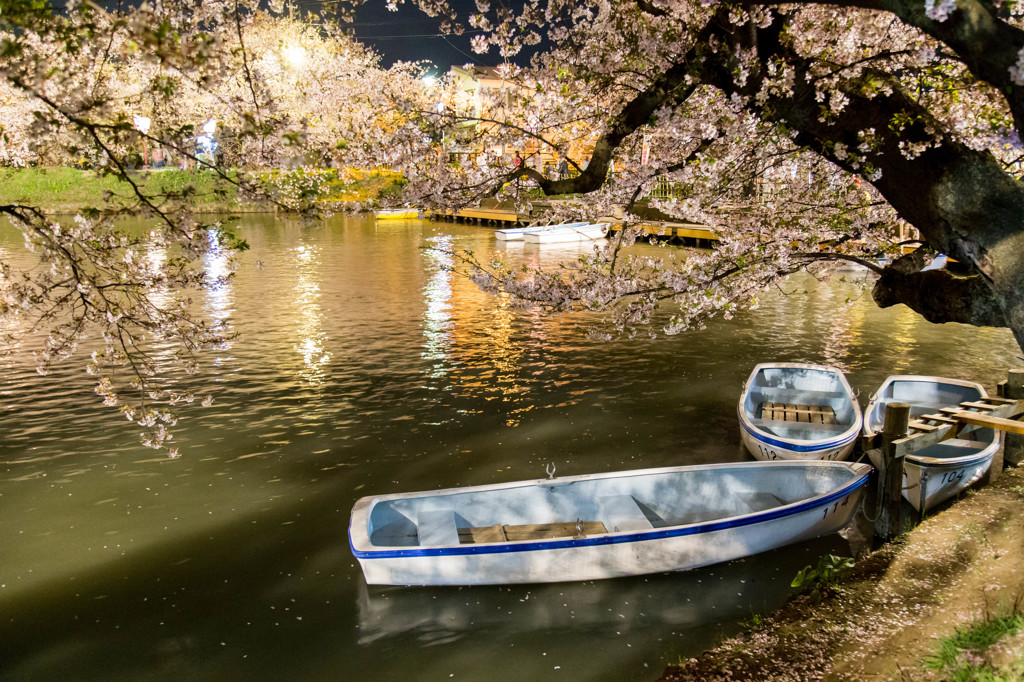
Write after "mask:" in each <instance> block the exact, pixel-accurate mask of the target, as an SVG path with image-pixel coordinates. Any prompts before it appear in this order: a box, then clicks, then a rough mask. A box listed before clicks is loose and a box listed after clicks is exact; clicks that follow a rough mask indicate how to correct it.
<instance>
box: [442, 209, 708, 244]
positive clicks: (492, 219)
mask: <svg viewBox="0 0 1024 682" xmlns="http://www.w3.org/2000/svg"><path fill="white" fill-rule="evenodd" d="M428 217H430V218H431V219H434V220H450V221H456V222H464V223H474V224H477V225H501V226H503V227H514V226H516V225H529V224H530V223H531V221H533V219H532V216H531V214H526V213H518V212H517V211H515V209H511V208H503V207H498V206H495V207H478V206H474V207H472V208H464V209H461V210H458V211H435V212H433V213H429V214H428ZM591 220H592V221H593V222H596V223H600V222H607V223H609V224H610V226H611V232H612V233H615V232H618V231H619V230H621V229H622V220H621V219H619V218H614V217H610V216H604V217H600V218H592V219H591ZM635 227H636V228H637V229H639V230H640V231H641V232H642V233H643V234H645V235H647V236H648V237H652V238H655V239H665V240H667V241H672V242H675V243H678V244H686V245H688V246H698V247H710V246H711V245H712V243H713V242H716V241H718V235H717V234H715V232H714V230H712V229H710V228H708V227H706V226H704V225H698V224H696V223H672V222H644V223H640V224H639V225H636V226H635Z"/></svg>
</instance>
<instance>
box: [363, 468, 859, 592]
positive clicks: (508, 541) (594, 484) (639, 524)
mask: <svg viewBox="0 0 1024 682" xmlns="http://www.w3.org/2000/svg"><path fill="white" fill-rule="evenodd" d="M870 471H871V467H870V466H869V465H867V464H848V463H843V462H822V461H798V462H738V463H730V464H707V465H696V466H679V467H664V468H659V469H640V470H634V471H621V472H610V473H601V474H585V475H580V476H566V477H560V478H547V479H538V480H531V481H517V482H512V483H496V484H490V485H480V486H472V487H466V488H451V489H446V490H435V491H427V492H415V493H397V494H391V495H378V496H374V497H364V498H362V499H360V500H359V501H357V502H356V504H355V506H354V507H353V509H352V517H351V521H350V523H349V543H350V545H351V547H352V553H353V554H354V555H355V557H356V559H358V560H359V564H360V566H361V567H362V569H363V575H364V577H365V579H366V582H367V584H371V585H478V584H510V583H542V582H562V581H575V580H596V579H600V578H615V577H620V576H631V575H641V574H646V573H661V572H665V571H680V570H687V569H692V568H697V567H699V566H706V565H708V564H714V563H719V562H723V561H730V560H732V559H737V558H740V557H745V556H749V555H751V554H756V553H758V552H764V551H767V550H770V549H774V548H776V547H781V546H783V545H787V544H790V543H794V542H799V541H802V540H807V539H810V538H813V537H817V536H820V535H825V534H828V533H832V532H835V531H837V530H839V529H840V528H842V527H843V526H845V525H846V524H847V523H848V522H849V521H850V519H851V517H852V516H853V514H854V512H855V511H856V510H857V509H858V508H859V505H860V499H861V495H862V494H863V491H864V484H865V483H866V482H867V479H868V474H869V472H870Z"/></svg>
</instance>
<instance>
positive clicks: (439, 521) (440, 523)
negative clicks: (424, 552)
mask: <svg viewBox="0 0 1024 682" xmlns="http://www.w3.org/2000/svg"><path fill="white" fill-rule="evenodd" d="M416 536H417V537H418V538H419V541H420V546H421V547H438V546H441V545H457V544H459V529H458V527H456V525H455V512H454V511H453V510H451V509H438V510H434V511H421V512H420V513H419V515H418V516H417V517H416Z"/></svg>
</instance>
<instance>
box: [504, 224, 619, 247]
mask: <svg viewBox="0 0 1024 682" xmlns="http://www.w3.org/2000/svg"><path fill="white" fill-rule="evenodd" d="M606 234H608V223H586V224H584V225H580V226H578V227H577V226H575V225H573V224H569V225H548V226H547V227H545V228H544V229H542V230H537V231H535V232H526V233H524V234H523V241H524V242H526V243H527V244H569V243H572V242H589V241H597V240H598V239H604V237H605V235H606Z"/></svg>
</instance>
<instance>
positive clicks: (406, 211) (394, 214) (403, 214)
mask: <svg viewBox="0 0 1024 682" xmlns="http://www.w3.org/2000/svg"><path fill="white" fill-rule="evenodd" d="M419 216H420V211H419V209H416V208H392V209H388V210H384V211H377V220H405V219H407V218H418V217H419Z"/></svg>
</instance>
